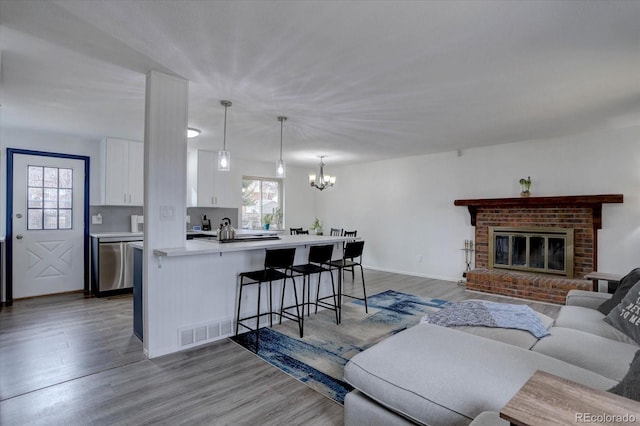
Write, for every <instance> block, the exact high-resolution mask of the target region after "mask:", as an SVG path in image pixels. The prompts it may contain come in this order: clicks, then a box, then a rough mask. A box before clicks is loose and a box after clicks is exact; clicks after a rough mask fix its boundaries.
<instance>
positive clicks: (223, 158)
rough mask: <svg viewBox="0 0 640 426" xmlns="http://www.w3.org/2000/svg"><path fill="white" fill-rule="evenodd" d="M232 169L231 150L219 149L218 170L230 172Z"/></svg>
mask: <svg viewBox="0 0 640 426" xmlns="http://www.w3.org/2000/svg"><path fill="white" fill-rule="evenodd" d="M230 169H231V154H229V151H218V170H219V171H221V172H228V171H229V170H230Z"/></svg>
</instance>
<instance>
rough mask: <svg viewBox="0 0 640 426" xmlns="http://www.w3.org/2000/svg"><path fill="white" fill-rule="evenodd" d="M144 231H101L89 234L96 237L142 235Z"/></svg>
mask: <svg viewBox="0 0 640 426" xmlns="http://www.w3.org/2000/svg"><path fill="white" fill-rule="evenodd" d="M143 235H144V233H142V232H100V233H91V234H89V236H91V237H94V238H114V237H115V238H118V237H142V236H143Z"/></svg>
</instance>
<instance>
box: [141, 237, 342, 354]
mask: <svg viewBox="0 0 640 426" xmlns="http://www.w3.org/2000/svg"><path fill="white" fill-rule="evenodd" d="M349 239H352V238H347V237H335V236H316V235H292V236H289V235H286V236H281V237H280V238H279V239H269V240H261V241H242V242H219V241H217V240H214V239H211V240H202V239H194V240H188V241H186V244H185V246H184V247H177V248H158V249H154V250H153V255H154V256H153V259H154V263H155V264H153V265H150V266H151V267H153V268H158V269H159V270H160V273H161V274H162V275H163V276H164V277H165V278H166V279H167V281H166V282H169V283H171V284H170V285H169V286H167V285H166V284H164V286H163V287H164V288H160V289H156V290H159V293H160V294H162V295H164V297H162V298H155V299H154V300H148V297H149V296H148V295H149V293H150V292H148V291H144V290H143V291H142V292H141V293H142V294H141V299H142V303H141V304H139V305H137V306H140V307H141V308H142V309H143V310H144V309H147V307H149V306H151V307H153V309H152V310H151V311H150V312H146V315H141V317H142V318H146V319H145V321H144V324H142V328H143V333H142V334H143V335H144V339H145V340H146V339H147V336H150V338H151V339H152V341H153V343H154V350H153V352H154V354H153V356H154V357H155V356H158V355H162V354H167V353H172V352H177V351H180V350H183V349H187V348H190V347H194V346H198V345H201V344H204V343H208V342H211V341H215V340H219V339H222V338H224V337H227V336H230V335H232V334H233V331H234V321H235V314H236V309H237V277H238V274H239V273H240V272H245V271H251V270H257V269H261V268H263V267H264V256H265V250H266V249H277V248H286V247H295V248H296V257H295V263H296V264H299V263H306V262H307V257H308V254H309V247H310V246H312V245H319V244H333V245H334V251H333V253H334V254H333V258H334V259H337V258H340V257H341V256H342V243H343V242H344V241H345V240H349ZM132 244H134V245H135V247H136V248H137V249H138V250H139V251H140V252H141V251H142V245H141V244H135V243H132ZM142 258H143V256H137V259H140V260H141V259H142ZM140 270H142V268H140ZM324 279H327V280H328V281H329V277H328V276H327V277H323V280H324ZM149 285H154V284H153V283H149ZM329 285H330V284H329ZM322 288H323V289H324V290H325V291H328V289H329V286H328V285H326V286H322ZM280 291H281V283H280V282H275V283H274V285H273V292H274V295H279V294H280ZM154 293H155V294H158V292H154ZM136 295H137V292H136V291H135V289H134V297H136ZM276 299H278V300H276ZM262 300H263V301H264V303H265V305H264V306H263V310H264V309H266V304H267V303H268V302H267V300H266V298H264V297H263V299H262ZM292 303H293V299H291V300H285V304H292ZM256 304H257V286H256V288H255V289H250V291H247V292H246V293H245V298H244V299H243V302H242V307H243V310H244V309H245V307H246V309H247V312H253V310H255V308H256ZM134 306H136V304H135V303H134ZM278 307H279V297H274V310H276V309H277V308H278ZM137 309H140V308H137ZM138 314H140V313H139V312H138ZM135 315H136V312H134V316H135ZM266 321H267V318H265V322H266ZM149 323H151V324H152V326H151V327H150V326H149ZM145 350H146V349H145ZM147 355H149V354H147Z"/></svg>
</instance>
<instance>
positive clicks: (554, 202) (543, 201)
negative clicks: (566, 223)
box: [453, 194, 623, 229]
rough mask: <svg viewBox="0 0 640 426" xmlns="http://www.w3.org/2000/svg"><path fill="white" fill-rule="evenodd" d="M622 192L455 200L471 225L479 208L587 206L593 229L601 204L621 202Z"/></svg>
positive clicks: (599, 218) (598, 222) (599, 221)
mask: <svg viewBox="0 0 640 426" xmlns="http://www.w3.org/2000/svg"><path fill="white" fill-rule="evenodd" d="M622 202H623V195H622V194H604V195H569V196H556V197H514V198H480V199H473V200H455V201H454V202H453V204H454V205H456V206H467V208H468V209H469V213H470V214H471V226H476V216H477V213H478V209H479V208H541V207H546V208H548V207H559V208H562V207H589V208H592V209H593V225H594V229H601V228H602V205H603V204H607V203H622Z"/></svg>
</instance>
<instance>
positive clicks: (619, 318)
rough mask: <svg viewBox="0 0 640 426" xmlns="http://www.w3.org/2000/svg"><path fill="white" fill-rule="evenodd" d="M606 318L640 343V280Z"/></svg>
mask: <svg viewBox="0 0 640 426" xmlns="http://www.w3.org/2000/svg"><path fill="white" fill-rule="evenodd" d="M604 320H605V321H606V322H607V323H609V324H611V325H612V326H614V327H615V328H617V329H618V330H620V331H622V332H623V333H624V334H626V335H627V336H629V337H631V338H632V339H633V340H635V341H636V343H638V344H640V281H638V282H637V283H636V285H634V286H633V287H632V288H631V290H629V291H628V292H627V295H626V296H625V297H624V298H623V299H622V302H620V303H619V304H618V306H616V307H615V308H613V309H612V310H611V312H609V315H607V316H606V317H605V318H604Z"/></svg>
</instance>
